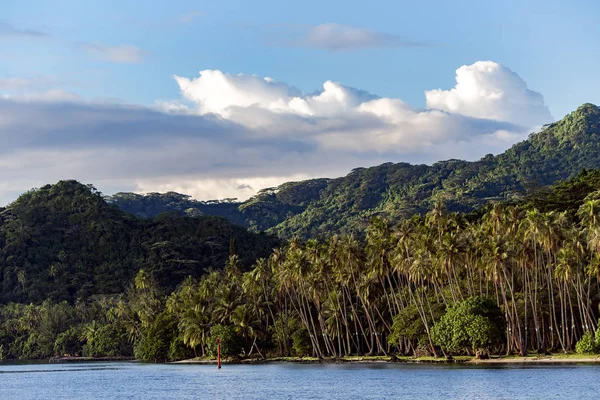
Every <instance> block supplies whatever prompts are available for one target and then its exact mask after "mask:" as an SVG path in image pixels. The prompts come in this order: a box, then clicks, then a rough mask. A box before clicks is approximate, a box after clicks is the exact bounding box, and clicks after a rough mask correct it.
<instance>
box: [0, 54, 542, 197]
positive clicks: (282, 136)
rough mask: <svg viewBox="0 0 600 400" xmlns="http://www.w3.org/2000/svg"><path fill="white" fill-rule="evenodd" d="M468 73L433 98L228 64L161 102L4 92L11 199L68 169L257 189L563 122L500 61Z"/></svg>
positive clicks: (486, 144)
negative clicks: (243, 70) (299, 80)
mask: <svg viewBox="0 0 600 400" xmlns="http://www.w3.org/2000/svg"><path fill="white" fill-rule="evenodd" d="M456 76H457V83H456V86H455V87H454V88H451V89H449V90H441V89H438V90H433V91H427V92H426V94H425V95H426V101H427V108H426V109H415V108H413V107H411V106H410V105H408V104H406V103H405V102H403V101H402V100H400V99H395V98H382V97H379V96H377V95H374V94H371V93H368V92H366V91H362V90H359V89H355V88H351V87H347V86H344V85H342V84H341V83H338V82H334V81H327V82H325V83H324V84H323V86H322V88H321V89H320V90H319V91H317V92H314V93H308V94H306V93H302V92H301V91H300V90H299V89H298V88H296V87H294V86H292V85H289V84H286V83H282V82H277V81H275V80H274V79H272V78H268V77H267V78H263V77H258V76H255V75H244V74H238V75H235V74H228V73H224V72H221V71H217V70H204V71H201V72H200V74H199V76H197V77H195V78H185V77H175V80H176V83H177V85H178V86H179V88H180V91H181V95H182V99H181V100H180V101H175V102H173V101H171V102H164V101H163V102H157V105H156V107H154V108H147V107H141V106H131V105H119V104H106V103H103V104H98V103H92V102H86V101H82V100H80V99H78V98H67V97H62V98H61V97H60V96H58V97H56V98H55V99H54V100H53V99H51V98H50V99H48V98H45V99H44V98H32V97H29V98H19V97H16V98H15V97H10V98H6V97H5V98H2V97H0V140H2V142H3V148H2V149H0V182H4V183H3V184H1V185H0V193H1V194H2V195H1V196H0V202H1V201H4V202H6V201H8V200H11V199H12V198H14V196H15V194H17V193H19V192H22V191H23V190H27V189H29V188H30V187H32V186H39V185H41V184H44V183H48V182H53V181H56V180H58V179H66V178H75V179H79V180H81V181H84V182H86V183H94V184H96V185H97V187H99V188H100V189H101V190H103V191H105V192H109V193H110V192H114V191H116V190H134V191H165V190H176V191H181V192H185V193H188V194H191V195H193V196H194V197H196V198H200V199H214V198H220V197H238V198H241V199H243V198H247V197H249V196H251V195H253V194H254V193H255V192H256V191H258V190H260V189H262V188H264V187H268V186H275V185H277V184H279V183H282V182H285V181H288V180H298V179H306V178H309V177H323V176H339V175H343V174H345V173H347V172H348V171H349V170H350V169H352V168H354V167H357V166H370V165H376V164H379V163H382V162H387V161H408V162H428V163H430V162H435V161H438V160H441V159H447V158H466V159H477V158H480V157H482V156H484V155H485V154H487V153H497V152H500V151H503V150H504V149H506V148H507V147H509V146H510V145H511V144H513V143H514V142H516V141H518V140H520V139H522V138H524V137H525V136H526V135H527V134H528V133H529V132H531V130H532V129H533V127H534V126H537V125H541V124H544V123H547V122H550V121H552V116H551V115H550V113H549V111H548V109H547V107H545V105H544V103H543V98H542V96H541V95H540V94H539V93H536V92H533V91H531V90H530V89H528V88H527V85H526V84H525V82H524V81H523V80H522V79H521V78H520V77H519V76H518V75H517V74H515V73H514V72H512V71H510V70H509V69H508V68H506V67H504V66H502V65H500V64H497V63H492V62H485V63H476V64H473V65H471V66H465V67H461V68H459V69H458V70H457V72H456ZM3 186H4V187H3ZM9 187H10V189H11V190H12V192H11V191H9V190H8V188H9ZM11 196H12V197H11Z"/></svg>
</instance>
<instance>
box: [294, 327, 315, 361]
mask: <svg viewBox="0 0 600 400" xmlns="http://www.w3.org/2000/svg"><path fill="white" fill-rule="evenodd" d="M292 349H293V350H294V354H295V355H296V356H298V357H304V356H308V355H310V352H311V350H312V344H311V342H310V335H309V334H308V330H307V329H306V328H301V329H298V330H296V331H295V332H294V333H292Z"/></svg>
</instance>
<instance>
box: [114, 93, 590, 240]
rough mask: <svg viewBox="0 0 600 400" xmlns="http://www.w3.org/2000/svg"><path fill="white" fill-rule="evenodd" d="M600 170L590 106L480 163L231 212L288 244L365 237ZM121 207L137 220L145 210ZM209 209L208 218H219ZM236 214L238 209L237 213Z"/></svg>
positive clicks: (366, 172) (316, 186)
mask: <svg viewBox="0 0 600 400" xmlns="http://www.w3.org/2000/svg"><path fill="white" fill-rule="evenodd" d="M599 167H600V110H599V109H598V107H597V106H595V105H593V104H584V105H583V106H581V107H579V108H578V109H577V110H576V111H574V112H573V113H571V114H569V115H567V116H566V117H565V118H563V119H562V120H561V121H558V122H555V123H553V124H551V125H549V126H546V127H545V128H544V129H543V130H542V131H541V132H539V133H535V134H532V135H530V137H529V138H528V139H527V140H525V141H523V142H521V143H518V144H516V145H514V146H513V147H512V148H510V149H509V150H507V151H506V152H504V153H502V154H500V155H497V156H493V155H487V156H485V157H484V158H482V159H481V160H479V161H475V162H467V161H461V160H447V161H441V162H438V163H435V164H433V165H431V166H428V165H411V164H407V163H397V164H394V163H386V164H383V165H380V166H376V167H371V168H356V169H354V170H353V171H352V172H351V173H350V174H348V175H347V176H345V177H342V178H337V179H316V180H308V181H302V182H291V183H286V184H284V185H281V186H280V187H277V188H271V189H267V190H264V191H262V192H260V193H259V194H257V195H256V196H254V197H253V198H251V199H249V200H247V201H246V202H243V203H238V204H235V203H229V205H228V206H229V207H237V212H239V214H238V213H236V212H235V211H230V212H231V215H232V216H227V215H224V214H218V215H222V216H225V217H227V218H230V220H232V221H234V222H235V223H238V224H241V225H244V226H246V227H249V228H251V229H253V230H256V231H267V232H271V233H275V234H278V235H279V236H282V237H291V236H293V235H300V236H304V237H309V236H327V235H330V234H332V233H349V232H361V231H363V230H364V228H365V227H366V226H367V225H368V222H369V220H370V219H372V218H373V217H374V216H378V215H379V216H385V217H386V218H388V219H389V220H390V221H392V222H395V221H398V220H400V219H403V218H405V217H408V216H411V215H414V214H416V213H423V212H425V211H426V210H428V209H430V208H431V206H432V205H433V203H435V202H437V201H442V202H444V203H445V205H446V207H447V209H449V210H451V211H470V210H473V209H476V208H478V207H480V206H482V205H484V204H486V203H488V202H489V201H490V200H505V199H511V198H520V197H522V196H523V195H524V194H525V193H527V192H529V191H531V190H532V189H536V188H539V187H543V186H547V185H550V184H553V183H555V182H557V181H560V180H564V179H567V178H569V177H572V176H575V175H576V174H578V173H579V172H580V171H581V170H582V169H584V168H587V169H595V168H599ZM114 204H116V205H118V206H119V207H121V208H123V209H125V210H128V211H130V212H134V213H136V210H139V208H140V207H141V206H139V204H140V203H138V204H133V203H129V204H128V205H127V206H124V205H123V202H122V201H120V200H119V199H118V198H117V199H114ZM217 207H218V205H211V204H207V205H206V208H205V209H203V210H202V212H204V213H206V214H211V213H217V212H218V211H217ZM229 210H231V209H229Z"/></svg>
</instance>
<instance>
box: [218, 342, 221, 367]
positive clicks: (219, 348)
mask: <svg viewBox="0 0 600 400" xmlns="http://www.w3.org/2000/svg"><path fill="white" fill-rule="evenodd" d="M217 368H218V369H221V338H217Z"/></svg>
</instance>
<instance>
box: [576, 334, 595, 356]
mask: <svg viewBox="0 0 600 400" xmlns="http://www.w3.org/2000/svg"><path fill="white" fill-rule="evenodd" d="M596 336H598V334H597V332H596ZM575 351H576V352H577V354H593V353H596V352H597V351H598V345H597V342H596V341H595V340H594V336H593V335H592V332H589V331H588V332H586V333H584V335H583V336H582V337H581V339H580V340H579V342H577V344H576V345H575Z"/></svg>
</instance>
